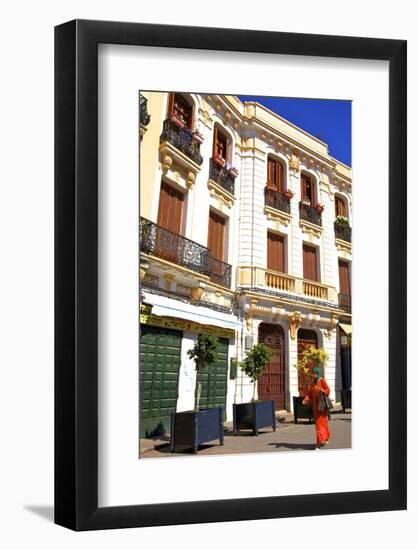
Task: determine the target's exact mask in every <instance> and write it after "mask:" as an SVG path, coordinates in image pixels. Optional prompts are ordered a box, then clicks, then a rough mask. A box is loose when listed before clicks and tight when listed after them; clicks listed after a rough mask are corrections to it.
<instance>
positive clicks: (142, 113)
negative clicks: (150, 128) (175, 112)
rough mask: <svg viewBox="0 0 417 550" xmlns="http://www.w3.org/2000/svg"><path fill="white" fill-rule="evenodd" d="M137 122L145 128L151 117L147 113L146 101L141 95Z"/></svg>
mask: <svg viewBox="0 0 417 550" xmlns="http://www.w3.org/2000/svg"><path fill="white" fill-rule="evenodd" d="M139 121H140V123H141V124H142V125H143V126H147V125H148V124H149V123H150V121H151V115H150V114H149V113H148V100H147V99H146V97H144V96H143V95H142V94H139Z"/></svg>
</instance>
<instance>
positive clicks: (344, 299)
mask: <svg viewBox="0 0 417 550" xmlns="http://www.w3.org/2000/svg"><path fill="white" fill-rule="evenodd" d="M339 307H340V309H344V310H345V311H346V312H348V313H350V312H351V311H352V297H351V295H350V294H344V293H342V292H340V293H339Z"/></svg>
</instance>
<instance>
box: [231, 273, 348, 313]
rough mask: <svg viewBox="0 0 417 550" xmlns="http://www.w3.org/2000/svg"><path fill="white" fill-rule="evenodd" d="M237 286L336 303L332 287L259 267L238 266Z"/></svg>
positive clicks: (296, 297) (295, 297) (308, 299)
mask: <svg viewBox="0 0 417 550" xmlns="http://www.w3.org/2000/svg"><path fill="white" fill-rule="evenodd" d="M238 286H241V287H248V288H250V289H252V290H254V289H256V290H260V291H262V290H264V291H266V292H268V293H277V294H285V295H288V298H291V297H294V299H295V300H297V299H298V300H299V299H300V298H302V299H303V300H307V301H314V302H331V303H334V305H337V294H336V290H335V288H334V287H331V286H328V285H324V284H322V283H319V282H317V281H309V280H307V279H303V278H301V277H295V276H294V275H288V273H280V272H278V271H272V270H269V269H263V268H261V267H249V266H241V267H239V268H238Z"/></svg>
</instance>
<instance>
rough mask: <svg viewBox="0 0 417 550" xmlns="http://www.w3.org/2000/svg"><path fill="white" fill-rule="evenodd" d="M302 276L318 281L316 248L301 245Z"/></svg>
mask: <svg viewBox="0 0 417 550" xmlns="http://www.w3.org/2000/svg"><path fill="white" fill-rule="evenodd" d="M303 277H304V279H309V280H310V281H318V280H319V279H318V269H317V248H316V247H314V246H309V245H307V244H304V245H303Z"/></svg>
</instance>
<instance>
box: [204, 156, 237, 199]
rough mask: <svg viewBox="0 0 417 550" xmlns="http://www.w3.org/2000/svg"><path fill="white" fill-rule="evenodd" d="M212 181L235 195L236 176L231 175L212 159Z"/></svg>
mask: <svg viewBox="0 0 417 550" xmlns="http://www.w3.org/2000/svg"><path fill="white" fill-rule="evenodd" d="M210 179H211V180H213V181H215V182H216V183H218V184H219V185H220V186H221V187H223V189H226V191H229V193H231V194H232V195H234V194H235V176H233V175H232V174H230V172H229V170H227V169H226V168H224V167H223V166H220V165H219V164H217V163H216V162H215V161H214V159H212V158H211V159H210Z"/></svg>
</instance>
